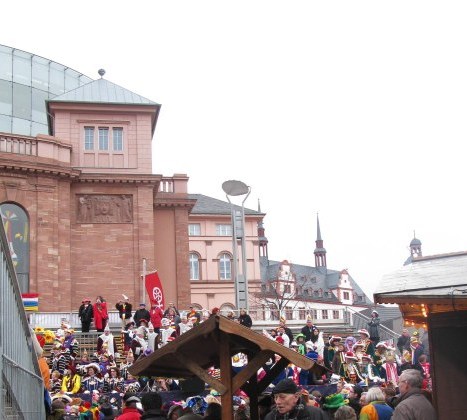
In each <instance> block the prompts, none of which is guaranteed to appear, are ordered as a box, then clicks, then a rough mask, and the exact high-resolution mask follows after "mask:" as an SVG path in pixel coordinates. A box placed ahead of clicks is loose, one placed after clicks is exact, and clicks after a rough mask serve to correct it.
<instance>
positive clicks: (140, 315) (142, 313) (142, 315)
mask: <svg viewBox="0 0 467 420" xmlns="http://www.w3.org/2000/svg"><path fill="white" fill-rule="evenodd" d="M143 319H144V320H145V321H146V324H148V323H149V321H150V320H151V315H150V314H149V311H148V310H147V309H137V310H136V311H135V314H134V315H133V321H135V324H136V326H137V327H139V326H140V322H141V321H142V320H143Z"/></svg>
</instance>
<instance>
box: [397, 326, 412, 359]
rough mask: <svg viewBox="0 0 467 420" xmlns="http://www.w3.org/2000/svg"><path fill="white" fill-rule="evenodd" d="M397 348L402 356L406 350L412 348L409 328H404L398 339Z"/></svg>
mask: <svg viewBox="0 0 467 420" xmlns="http://www.w3.org/2000/svg"><path fill="white" fill-rule="evenodd" d="M397 349H398V350H399V353H400V355H401V356H402V353H403V352H404V350H410V334H409V330H408V329H407V328H404V329H403V330H402V335H401V336H400V337H399V338H398V339H397Z"/></svg>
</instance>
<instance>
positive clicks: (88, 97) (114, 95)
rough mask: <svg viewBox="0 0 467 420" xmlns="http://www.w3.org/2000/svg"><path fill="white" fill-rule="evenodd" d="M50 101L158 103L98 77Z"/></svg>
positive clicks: (123, 103)
mask: <svg viewBox="0 0 467 420" xmlns="http://www.w3.org/2000/svg"><path fill="white" fill-rule="evenodd" d="M48 102H81V103H83V102H84V103H106V104H122V105H129V104H131V105H157V106H159V104H157V103H156V102H153V101H151V100H149V99H147V98H145V97H143V96H141V95H138V94H136V93H134V92H131V91H130V90H128V89H125V88H123V87H121V86H118V85H116V84H115V83H112V82H109V81H108V80H106V79H97V80H93V81H92V82H89V83H87V84H85V85H82V86H80V87H77V88H76V89H73V90H70V91H68V92H66V93H64V94H62V95H59V96H56V97H55V98H52V99H49V100H48Z"/></svg>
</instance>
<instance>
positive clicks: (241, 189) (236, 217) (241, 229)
mask: <svg viewBox="0 0 467 420" xmlns="http://www.w3.org/2000/svg"><path fill="white" fill-rule="evenodd" d="M222 189H223V190H224V192H225V195H226V197H227V201H228V202H229V203H230V211H231V216H232V254H233V276H234V280H235V283H234V284H235V306H236V307H237V309H241V308H244V309H246V310H247V311H248V278H247V270H246V247H245V201H246V199H247V198H248V196H249V195H250V192H251V188H250V187H249V186H247V185H246V184H245V183H243V182H242V181H234V180H230V181H225V182H224V183H223V184H222ZM242 195H245V198H244V199H243V201H242V205H241V207H240V208H239V206H238V205H235V204H234V203H232V201H231V200H230V197H237V196H242ZM239 245H240V252H241V256H242V265H241V270H240V264H239V262H238V246H239Z"/></svg>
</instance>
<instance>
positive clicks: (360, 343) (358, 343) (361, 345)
mask: <svg viewBox="0 0 467 420" xmlns="http://www.w3.org/2000/svg"><path fill="white" fill-rule="evenodd" d="M357 347H365V344H363V343H362V342H361V341H357V342H356V343H355V344H354V345H353V346H352V350H353V351H355V349H356V348H357Z"/></svg>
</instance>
